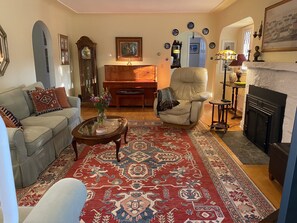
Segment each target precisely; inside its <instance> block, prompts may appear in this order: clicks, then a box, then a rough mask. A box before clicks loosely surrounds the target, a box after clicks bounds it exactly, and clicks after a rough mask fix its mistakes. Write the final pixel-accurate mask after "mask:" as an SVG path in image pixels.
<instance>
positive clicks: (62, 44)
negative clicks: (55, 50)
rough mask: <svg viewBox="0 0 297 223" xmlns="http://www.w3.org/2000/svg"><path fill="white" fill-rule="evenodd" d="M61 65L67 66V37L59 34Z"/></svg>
mask: <svg viewBox="0 0 297 223" xmlns="http://www.w3.org/2000/svg"><path fill="white" fill-rule="evenodd" d="M59 44H60V57H61V65H69V42H68V36H65V35H62V34H59Z"/></svg>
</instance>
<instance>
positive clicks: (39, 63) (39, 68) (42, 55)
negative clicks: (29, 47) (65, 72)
mask: <svg viewBox="0 0 297 223" xmlns="http://www.w3.org/2000/svg"><path fill="white" fill-rule="evenodd" d="M32 43H33V54H34V63H35V73H36V81H41V82H42V83H43V85H44V87H45V88H50V87H54V86H55V70H54V65H53V59H52V58H53V56H52V55H53V54H52V39H51V36H50V33H49V31H48V28H47V26H46V25H45V24H44V23H43V22H42V21H37V22H36V23H35V24H34V27H33V31H32Z"/></svg>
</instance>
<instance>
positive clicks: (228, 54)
mask: <svg viewBox="0 0 297 223" xmlns="http://www.w3.org/2000/svg"><path fill="white" fill-rule="evenodd" d="M235 58H236V53H235V52H234V51H233V50H230V49H226V50H221V51H219V52H218V53H217V54H216V55H215V59H216V60H223V62H224V82H223V95H222V100H221V101H223V102H230V100H226V98H225V91H226V75H227V68H228V62H229V61H231V60H234V59H235Z"/></svg>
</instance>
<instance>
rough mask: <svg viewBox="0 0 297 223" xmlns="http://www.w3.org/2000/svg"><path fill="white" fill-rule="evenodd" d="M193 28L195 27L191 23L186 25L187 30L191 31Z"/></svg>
mask: <svg viewBox="0 0 297 223" xmlns="http://www.w3.org/2000/svg"><path fill="white" fill-rule="evenodd" d="M194 26H195V25H194V23H193V22H189V23H188V25H187V27H188V29H193V28H194Z"/></svg>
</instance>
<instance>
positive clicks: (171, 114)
mask: <svg viewBox="0 0 297 223" xmlns="http://www.w3.org/2000/svg"><path fill="white" fill-rule="evenodd" d="M207 80H208V74H207V69H205V68H202V67H186V68H178V69H175V70H174V72H173V73H172V76H171V80H170V86H169V89H170V91H169V92H171V93H168V91H167V92H166V94H165V97H164V94H163V96H162V89H161V90H158V95H157V98H156V99H155V101H154V111H155V114H156V115H157V116H158V117H159V118H160V119H161V120H162V121H163V122H166V123H172V124H177V125H187V126H188V125H194V124H196V123H197V122H198V120H199V119H200V117H201V115H202V112H203V103H204V101H206V100H207V99H208V98H209V97H210V93H209V92H206V87H207ZM168 95H169V96H168ZM168 98H169V101H171V102H173V103H171V102H169V103H168V101H166V100H168ZM172 99H173V100H172ZM176 101H177V103H176ZM162 104H163V105H164V104H166V105H168V104H172V105H173V106H172V108H169V109H166V108H165V109H164V107H163V106H162ZM169 107H170V106H169Z"/></svg>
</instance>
